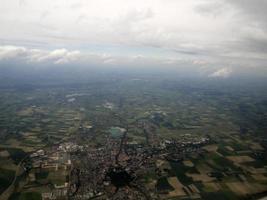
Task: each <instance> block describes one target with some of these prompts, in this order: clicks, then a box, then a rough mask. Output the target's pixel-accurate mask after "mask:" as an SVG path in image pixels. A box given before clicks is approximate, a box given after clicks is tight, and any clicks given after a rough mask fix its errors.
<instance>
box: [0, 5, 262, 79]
mask: <svg viewBox="0 0 267 200" xmlns="http://www.w3.org/2000/svg"><path fill="white" fill-rule="evenodd" d="M266 7H267V1H265V0H255V1H251V0H198V1H196V0H186V1H185V0H184V1H182V0H168V1H166V0H135V1H131V0H113V1H112V3H110V1H109V0H92V1H87V0H57V1H53V0H46V1H42V0H11V1H10V0H2V1H1V7H0V24H1V27H0V29H1V31H0V45H1V47H0V60H2V61H3V60H5V61H7V60H10V62H11V60H12V59H13V60H14V59H15V60H24V61H25V62H31V63H33V62H35V63H53V64H55V65H58V64H61V65H62V64H70V63H76V64H77V63H82V64H92V63H93V64H99V63H101V64H105V65H106V64H114V65H116V64H125V65H131V64H143V65H147V66H152V65H153V64H155V63H156V64H158V63H160V64H162V65H163V66H164V65H173V66H175V65H176V66H178V67H179V66H180V65H181V64H188V63H189V64H188V65H190V66H189V68H190V67H194V66H195V67H196V68H202V69H204V71H205V70H206V71H209V72H210V74H212V73H214V72H216V71H217V70H220V69H222V70H223V69H226V68H225V67H222V68H220V67H219V66H230V68H231V69H232V71H242V69H244V70H247V69H252V68H253V71H255V70H257V69H258V70H259V71H261V70H262V69H265V67H266V64H267V13H266ZM11 58H12V59H11ZM0 65H1V61H0ZM208 67H209V68H208ZM230 68H229V69H230ZM220 73H222V72H220ZM220 73H219V74H220ZM229 74H232V73H229ZM227 76H228V75H227Z"/></svg>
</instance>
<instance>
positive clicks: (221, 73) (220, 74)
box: [209, 67, 233, 78]
mask: <svg viewBox="0 0 267 200" xmlns="http://www.w3.org/2000/svg"><path fill="white" fill-rule="evenodd" d="M232 72H233V70H232V69H231V68H228V67H225V68H222V69H219V70H217V71H215V72H213V73H212V74H210V75H209V77H217V78H228V77H230V76H231V75H232Z"/></svg>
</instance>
